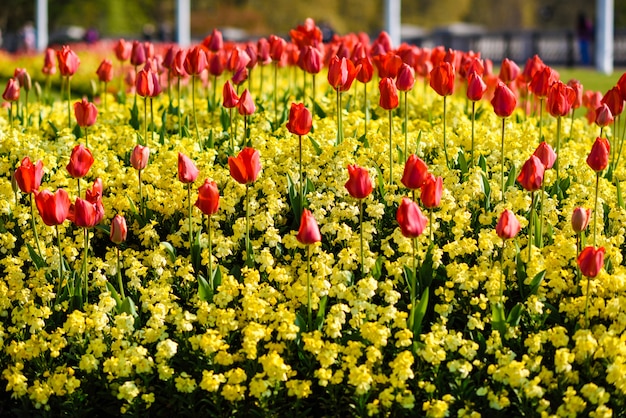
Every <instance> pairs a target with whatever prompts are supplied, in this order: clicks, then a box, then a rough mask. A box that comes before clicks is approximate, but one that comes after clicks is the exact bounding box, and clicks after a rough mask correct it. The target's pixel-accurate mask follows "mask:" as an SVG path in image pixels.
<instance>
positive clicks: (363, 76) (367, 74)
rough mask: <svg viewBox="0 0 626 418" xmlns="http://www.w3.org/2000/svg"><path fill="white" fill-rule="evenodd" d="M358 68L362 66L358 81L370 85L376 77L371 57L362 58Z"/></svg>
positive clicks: (358, 73) (357, 75) (357, 77)
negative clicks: (374, 76)
mask: <svg viewBox="0 0 626 418" xmlns="http://www.w3.org/2000/svg"><path fill="white" fill-rule="evenodd" d="M356 65H357V67H359V66H360V69H359V71H358V72H357V74H356V79H357V80H359V81H360V82H361V83H369V82H370V81H371V80H372V77H373V75H374V66H373V65H372V60H370V59H369V57H364V58H360V59H359V60H358V61H357V62H356Z"/></svg>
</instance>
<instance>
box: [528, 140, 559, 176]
mask: <svg viewBox="0 0 626 418" xmlns="http://www.w3.org/2000/svg"><path fill="white" fill-rule="evenodd" d="M533 155H535V156H536V157H537V158H539V159H540V160H541V162H542V163H543V166H544V167H545V169H546V170H549V169H551V168H552V166H553V165H554V162H555V161H556V153H555V152H554V150H553V149H552V147H551V146H550V145H549V144H548V143H547V142H545V141H543V142H542V143H541V144H539V146H538V147H537V149H535V152H534V153H533Z"/></svg>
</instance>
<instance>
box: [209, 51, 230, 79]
mask: <svg viewBox="0 0 626 418" xmlns="http://www.w3.org/2000/svg"><path fill="white" fill-rule="evenodd" d="M208 60H209V66H208V68H209V74H211V75H212V76H214V77H219V76H220V75H222V73H223V72H224V69H225V68H226V54H225V52H224V51H223V50H219V51H217V52H213V53H211V54H210V56H209V58H208Z"/></svg>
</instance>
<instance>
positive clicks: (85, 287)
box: [83, 228, 89, 303]
mask: <svg viewBox="0 0 626 418" xmlns="http://www.w3.org/2000/svg"><path fill="white" fill-rule="evenodd" d="M83 230H84V231H85V234H84V241H85V250H84V253H83V281H84V282H85V283H84V290H85V297H84V298H83V302H85V303H87V302H88V298H89V295H88V293H89V283H88V282H87V256H88V253H89V230H88V229H87V228H83Z"/></svg>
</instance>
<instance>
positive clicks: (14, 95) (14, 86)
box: [2, 78, 20, 102]
mask: <svg viewBox="0 0 626 418" xmlns="http://www.w3.org/2000/svg"><path fill="white" fill-rule="evenodd" d="M2 98H3V99H4V100H6V101H7V102H15V101H17V100H18V99H19V98H20V83H19V81H17V79H15V78H9V81H8V82H7V86H6V87H5V88H4V93H2Z"/></svg>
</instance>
